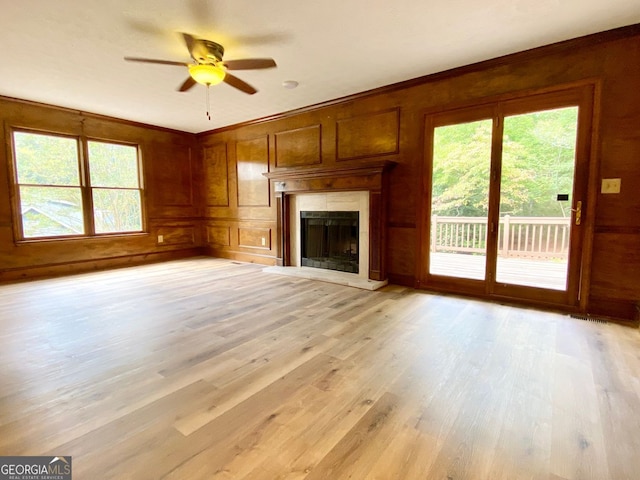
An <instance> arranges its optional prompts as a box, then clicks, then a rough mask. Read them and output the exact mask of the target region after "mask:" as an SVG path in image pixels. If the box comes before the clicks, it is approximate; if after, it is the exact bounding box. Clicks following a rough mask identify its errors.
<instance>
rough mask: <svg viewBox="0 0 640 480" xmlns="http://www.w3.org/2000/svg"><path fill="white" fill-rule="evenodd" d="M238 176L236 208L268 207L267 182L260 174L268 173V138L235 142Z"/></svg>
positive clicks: (265, 136)
mask: <svg viewBox="0 0 640 480" xmlns="http://www.w3.org/2000/svg"><path fill="white" fill-rule="evenodd" d="M236 170H237V175H238V206H239V207H268V206H269V205H270V194H269V180H267V179H266V178H265V177H264V176H263V175H262V174H263V173H266V172H268V171H269V137H268V136H267V135H264V136H262V137H258V138H253V139H250V140H238V141H237V142H236Z"/></svg>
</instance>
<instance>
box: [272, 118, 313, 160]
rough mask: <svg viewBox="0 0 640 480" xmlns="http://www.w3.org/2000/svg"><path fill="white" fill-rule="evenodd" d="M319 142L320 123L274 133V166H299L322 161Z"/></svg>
mask: <svg viewBox="0 0 640 480" xmlns="http://www.w3.org/2000/svg"><path fill="white" fill-rule="evenodd" d="M321 144H322V126H321V125H311V126H308V127H302V128H295V129H293V130H284V131H282V132H278V133H276V134H275V150H276V151H275V157H276V167H299V166H304V165H317V164H319V163H322V146H321Z"/></svg>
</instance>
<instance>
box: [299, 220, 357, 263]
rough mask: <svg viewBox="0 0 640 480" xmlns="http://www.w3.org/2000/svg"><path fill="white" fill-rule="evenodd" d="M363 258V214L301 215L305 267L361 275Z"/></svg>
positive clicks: (301, 251) (302, 256)
mask: <svg viewBox="0 0 640 480" xmlns="http://www.w3.org/2000/svg"><path fill="white" fill-rule="evenodd" d="M311 235H313V237H315V238H314V239H311V238H310V236H311ZM359 255H360V212H358V211H315V210H314V211H300V265H301V266H303V267H312V268H321V269H325V270H335V271H340V272H348V273H354V274H356V275H357V274H358V273H359V268H360V259H359Z"/></svg>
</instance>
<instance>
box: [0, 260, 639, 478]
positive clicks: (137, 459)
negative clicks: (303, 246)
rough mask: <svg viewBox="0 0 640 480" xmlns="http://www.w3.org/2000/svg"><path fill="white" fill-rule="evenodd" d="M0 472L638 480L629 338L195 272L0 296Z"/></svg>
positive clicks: (155, 268) (335, 289) (454, 306)
mask: <svg viewBox="0 0 640 480" xmlns="http://www.w3.org/2000/svg"><path fill="white" fill-rule="evenodd" d="M0 339H1V345H0V364H1V365H2V370H1V371H0V455H54V454H55V455H72V456H73V468H74V479H75V480H83V479H90V480H100V479H136V480H138V479H189V480H192V479H264V480H273V479H307V480H312V479H323V480H339V479H347V478H351V479H389V480H397V479H438V480H440V479H442V480H464V479H470V480H471V479H473V480H476V479H488V480H502V479H504V480H513V479H532V480H533V479H535V480H538V479H553V480H563V479H566V480H573V479H575V480H578V479H580V480H588V479H594V480H605V479H612V480H625V479H637V478H639V476H640V401H639V399H640V334H639V333H638V331H637V330H634V329H631V328H628V327H623V326H619V325H613V324H597V323H590V322H586V321H581V320H576V319H572V318H569V317H568V316H566V315H559V314H554V313H545V312H540V311H536V310H527V309H520V308H515V307H509V306H500V305H494V304H490V303H483V302H478V301H473V300H466V299H461V298H455V297H445V296H438V295H431V294H428V293H425V292H418V291H414V290H411V289H405V288H400V287H394V286H389V287H386V288H385V289H383V290H381V291H377V292H369V291H363V290H357V289H353V288H349V287H343V286H338V285H333V284H328V283H321V282H315V281H311V280H305V279H299V278H289V277H284V276H281V275H274V274H268V273H265V272H262V268H261V267H260V266H257V265H251V264H237V263H233V262H231V261H227V260H219V259H207V258H201V259H189V260H182V261H176V262H170V263H166V264H156V265H148V266H142V267H135V268H129V269H121V270H113V271H107V272H99V273H92V274H86V275H76V276H71V277H65V278H59V279H52V280H43V281H34V282H29V283H22V284H13V285H5V286H2V287H0Z"/></svg>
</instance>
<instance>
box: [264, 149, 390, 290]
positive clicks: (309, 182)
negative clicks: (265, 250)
mask: <svg viewBox="0 0 640 480" xmlns="http://www.w3.org/2000/svg"><path fill="white" fill-rule="evenodd" d="M394 165H395V162H393V161H390V160H373V159H369V160H361V161H353V162H341V163H336V164H334V165H331V166H328V165H321V166H318V167H303V168H276V169H275V170H273V171H270V172H267V173H264V175H265V176H266V177H268V178H269V179H270V180H271V181H272V184H273V189H274V191H275V200H276V209H277V212H278V216H277V235H276V250H277V258H276V265H277V267H273V268H274V269H277V268H278V267H280V268H283V269H284V270H285V272H282V273H284V274H287V273H286V270H287V269H291V270H292V273H290V274H292V275H296V276H304V275H306V274H307V273H306V272H309V271H312V272H314V273H313V274H311V275H312V277H309V278H316V277H322V279H326V280H327V281H332V280H330V279H329V277H330V276H339V277H340V278H342V279H344V278H345V277H348V278H349V280H347V282H348V283H345V284H348V285H352V286H357V287H360V288H367V289H375V288H380V287H381V286H383V285H386V283H387V280H386V260H385V256H386V247H385V243H386V229H387V225H386V210H387V209H386V206H387V203H388V199H387V193H386V192H387V184H388V171H389V170H390V169H391V168H393V166H394ZM303 212H314V215H315V214H316V213H317V212H324V213H326V212H329V213H331V212H333V213H336V212H337V213H339V214H340V215H343V214H345V213H348V212H351V213H353V212H356V213H357V216H358V224H357V226H356V227H353V225H352V224H349V227H348V230H349V232H350V233H349V237H350V238H349V240H339V241H338V247H337V256H343V257H344V256H351V257H355V255H357V260H356V259H355V258H353V263H352V262H351V261H349V265H354V264H355V265H357V270H355V269H354V270H348V269H347V267H346V263H344V262H343V265H345V267H344V268H345V270H344V271H338V270H325V269H322V268H315V267H314V268H308V266H309V262H308V259H309V258H311V259H312V260H313V261H315V260H314V257H325V256H326V252H320V251H319V250H320V246H319V245H318V243H319V240H315V241H312V245H310V246H309V248H307V250H306V253H305V254H304V255H303V254H302V249H303V241H302V235H303V233H302V225H301V224H302V223H303V218H302V214H303ZM344 218H346V217H344ZM349 221H350V222H352V220H349ZM325 228H328V226H325V225H324V224H323V225H322V227H321V226H320V225H314V229H318V230H319V231H320V230H322V231H324V229H325ZM342 228H343V230H347V227H346V225H343V226H342ZM353 230H355V231H356V232H357V237H351V235H352V233H353ZM327 233H328V232H327ZM343 233H344V232H343ZM353 238H356V240H355V241H354V240H353ZM305 241H306V238H305ZM313 242H315V243H313ZM303 257H304V258H306V259H307V260H306V262H307V265H303ZM301 270H304V272H302V271H301ZM336 278H337V277H336ZM339 283H342V280H340V282H339Z"/></svg>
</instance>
